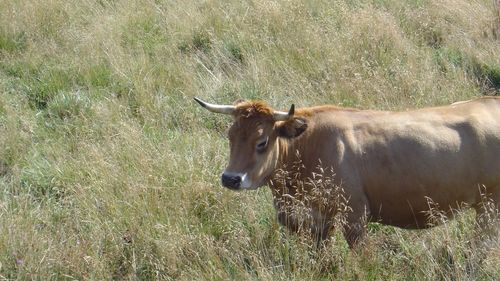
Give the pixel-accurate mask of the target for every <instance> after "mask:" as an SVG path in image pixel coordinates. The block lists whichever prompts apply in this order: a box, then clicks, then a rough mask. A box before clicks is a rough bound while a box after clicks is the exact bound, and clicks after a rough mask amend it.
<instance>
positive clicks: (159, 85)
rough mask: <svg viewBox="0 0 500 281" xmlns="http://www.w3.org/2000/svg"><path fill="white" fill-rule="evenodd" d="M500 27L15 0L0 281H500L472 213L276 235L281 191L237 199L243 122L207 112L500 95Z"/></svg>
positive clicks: (441, 1)
mask: <svg viewBox="0 0 500 281" xmlns="http://www.w3.org/2000/svg"><path fill="white" fill-rule="evenodd" d="M499 9H500V7H499V4H497V5H495V4H494V1H492V0H455V1H451V0H412V1H400V0H359V1H354V0H338V1H326V0H318V1H306V0H290V1H284V0H276V1H263V0H247V1H234V0H229V1H215V0H206V1H178V0H170V1H168V0H135V1H134V0H82V1H80V0H40V1H32V0H5V1H0V14H1V16H0V280H3V279H18V280H29V279H37V280H49V279H53V280H60V279H68V280H71V279H82V280H110V279H115V280H123V279H124V280H136V279H138V280H154V279H167V280H205V279H206V280H228V279H229V280H230V279H235V280H254V279H255V280H424V279H426V280H493V279H497V280H498V279H500V242H499V241H498V239H497V240H492V241H490V243H488V245H489V247H488V248H487V249H486V250H485V251H480V250H478V247H477V246H476V245H475V243H474V242H473V241H475V238H476V237H477V236H478V235H479V234H478V233H475V231H474V218H473V213H470V212H464V213H463V214H462V215H460V216H459V219H458V220H455V221H452V222H449V223H446V224H445V226H441V227H437V228H434V229H430V230H425V231H407V230H401V229H397V228H392V227H385V226H381V225H378V224H371V225H370V226H369V229H370V234H369V237H368V239H367V241H366V243H365V245H364V246H363V247H362V248H360V249H357V250H356V251H350V250H349V249H348V247H347V244H346V242H345V241H344V240H343V238H342V237H341V235H340V233H333V236H332V239H331V241H330V243H329V244H328V245H326V246H325V247H324V248H322V249H319V250H318V249H315V248H314V247H313V245H312V243H311V242H310V241H309V240H308V239H307V238H306V237H300V236H297V235H293V234H290V233H288V232H287V231H285V230H284V229H282V228H281V227H280V226H279V225H278V223H277V221H276V219H275V213H274V209H273V206H272V197H271V195H270V191H269V189H268V188H262V189H259V190H258V191H255V192H240V193H237V192H231V191H229V190H225V189H223V188H222V187H220V185H219V175H220V173H221V172H222V170H223V169H224V166H225V164H226V161H227V154H228V144H227V141H226V139H225V131H226V129H227V127H228V125H229V123H230V118H228V117H224V116H218V115H215V114H209V113H208V112H206V111H205V110H203V109H201V108H200V107H199V106H198V105H197V104H195V103H194V102H193V99H192V98H193V97H195V96H197V97H200V98H202V99H204V100H207V101H210V102H218V103H232V102H233V101H234V100H236V99H238V98H246V99H262V100H265V101H267V102H268V103H269V104H270V105H272V106H273V107H275V108H277V109H282V110H286V109H288V108H289V106H290V104H291V103H295V104H296V105H297V106H298V107H301V106H309V105H314V104H319V103H332V104H337V105H343V106H350V107H358V108H370V109H384V110H404V109H408V108H420V107H424V106H431V105H440V104H448V103H451V102H455V101H459V100H465V99H470V98H473V97H477V96H481V95H493V94H498V93H499V91H500V10H499ZM479 252H482V253H481V254H479ZM480 256H481V257H480Z"/></svg>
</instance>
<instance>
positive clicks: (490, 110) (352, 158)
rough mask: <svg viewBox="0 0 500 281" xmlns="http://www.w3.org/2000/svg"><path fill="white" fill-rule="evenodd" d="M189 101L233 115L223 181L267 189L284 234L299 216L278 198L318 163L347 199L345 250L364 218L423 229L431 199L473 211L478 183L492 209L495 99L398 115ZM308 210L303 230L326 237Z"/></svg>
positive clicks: (497, 147) (498, 178)
mask: <svg viewBox="0 0 500 281" xmlns="http://www.w3.org/2000/svg"><path fill="white" fill-rule="evenodd" d="M196 101H197V102H198V103H200V104H201V105H202V106H203V107H205V108H206V109H208V110H210V111H212V112H217V113H224V114H231V115H232V116H233V118H234V123H233V125H232V126H231V128H230V130H229V141H230V159H229V165H228V166H227V168H226V170H225V171H224V173H223V174H222V177H221V181H222V185H224V186H225V187H227V188H230V189H234V190H240V189H255V188H258V187H260V186H263V185H266V184H267V185H269V186H270V188H271V190H272V192H273V195H274V198H275V206H276V207H277V209H278V210H277V211H278V220H279V221H280V223H283V224H285V225H287V226H288V227H289V228H290V229H292V230H297V224H298V222H297V221H296V220H297V218H295V217H294V215H293V214H292V213H291V212H290V213H289V212H287V211H286V210H283V208H279V207H280V206H279V205H280V204H279V202H280V200H281V199H283V198H284V197H287V196H288V197H298V198H300V196H299V195H298V194H296V193H297V188H296V187H295V186H294V185H296V184H297V183H299V182H301V181H302V182H305V181H308V180H310V179H311V178H314V177H315V176H316V175H315V173H317V170H318V166H319V165H321V166H322V167H323V168H324V169H331V170H333V172H334V173H335V176H334V180H333V181H332V182H331V185H332V186H334V185H335V186H341V187H342V188H343V192H344V193H345V197H346V198H348V202H347V204H348V207H349V209H350V210H351V211H350V212H348V214H347V217H346V224H345V229H344V233H345V236H346V239H347V241H348V243H349V245H350V246H352V245H354V244H355V243H356V241H358V240H359V239H360V238H361V237H362V236H363V235H364V234H365V231H366V230H365V229H366V222H368V221H376V222H380V223H382V224H387V225H393V226H398V227H402V228H426V227H429V226H430V224H429V223H428V215H429V208H430V204H429V200H432V202H433V203H432V207H433V208H437V209H438V210H440V211H442V212H444V214H445V216H451V215H452V214H453V213H452V211H453V210H454V209H456V208H458V207H461V206H464V205H466V206H470V207H472V208H474V209H476V213H477V214H478V215H480V214H481V213H482V210H483V208H482V204H481V202H482V195H481V192H480V188H479V187H485V188H486V190H487V194H488V195H489V198H490V199H491V200H492V201H493V202H494V204H495V205H496V206H498V203H500V98H496V97H483V98H479V99H475V100H471V101H466V102H460V103H456V104H452V105H449V106H442V107H433V108H424V109H419V110H414V111H404V112H388V111H372V110H356V109H346V108H341V107H336V106H331V105H326V106H317V107H311V108H302V109H298V110H296V111H295V110H294V106H293V105H292V107H291V108H290V110H289V112H288V113H287V112H279V111H274V110H273V109H271V108H270V107H269V106H267V105H266V104H264V103H262V102H246V101H244V102H239V103H236V104H235V105H214V104H209V103H205V102H203V101H201V100H199V99H196ZM297 162H300V168H299V169H295V170H294V172H293V175H292V176H288V180H282V179H278V178H277V177H278V175H279V174H281V173H278V172H277V171H283V170H287V169H291V168H290V167H292V166H293V165H294V163H297ZM307 186H308V185H303V187H302V188H306V189H307V188H308V187H307ZM483 199H484V198H483ZM310 205H311V208H312V212H311V213H312V222H311V224H310V227H311V230H312V231H313V232H314V233H315V234H316V235H318V236H319V238H320V239H324V238H326V237H327V236H328V232H329V230H330V228H331V226H332V222H331V220H330V219H331V216H332V215H333V214H332V213H330V212H329V211H326V212H325V211H324V210H318V209H315V208H318V205H317V204H315V203H311V204H310ZM321 211H322V212H321ZM320 222H321V223H320Z"/></svg>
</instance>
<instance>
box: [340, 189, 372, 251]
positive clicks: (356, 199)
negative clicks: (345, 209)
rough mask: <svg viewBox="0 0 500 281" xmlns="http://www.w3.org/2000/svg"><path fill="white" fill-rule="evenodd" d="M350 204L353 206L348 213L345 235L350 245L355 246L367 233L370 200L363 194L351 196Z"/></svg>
mask: <svg viewBox="0 0 500 281" xmlns="http://www.w3.org/2000/svg"><path fill="white" fill-rule="evenodd" d="M349 206H350V207H351V208H352V212H349V213H348V214H347V218H346V222H345V225H344V237H345V239H346V240H347V243H348V244H349V247H350V248H354V247H355V246H356V245H357V244H359V243H360V242H361V241H362V240H363V238H364V237H365V235H366V225H367V222H368V217H369V216H370V213H369V206H368V200H366V198H365V197H364V196H362V195H359V196H351V198H350V199H349Z"/></svg>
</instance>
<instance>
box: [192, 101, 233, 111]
mask: <svg viewBox="0 0 500 281" xmlns="http://www.w3.org/2000/svg"><path fill="white" fill-rule="evenodd" d="M194 100H195V101H197V102H198V103H199V104H200V105H201V106H203V107H204V108H206V109H208V110H209V111H212V112H215V113H222V114H233V112H234V109H235V106H234V105H218V104H211V103H208V102H204V101H202V100H200V99H199V98H194Z"/></svg>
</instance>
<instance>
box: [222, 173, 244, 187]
mask: <svg viewBox="0 0 500 281" xmlns="http://www.w3.org/2000/svg"><path fill="white" fill-rule="evenodd" d="M221 182H222V185H223V186H225V187H227V188H231V189H237V188H239V187H240V184H241V177H240V176H238V175H227V174H222V176H221Z"/></svg>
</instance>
